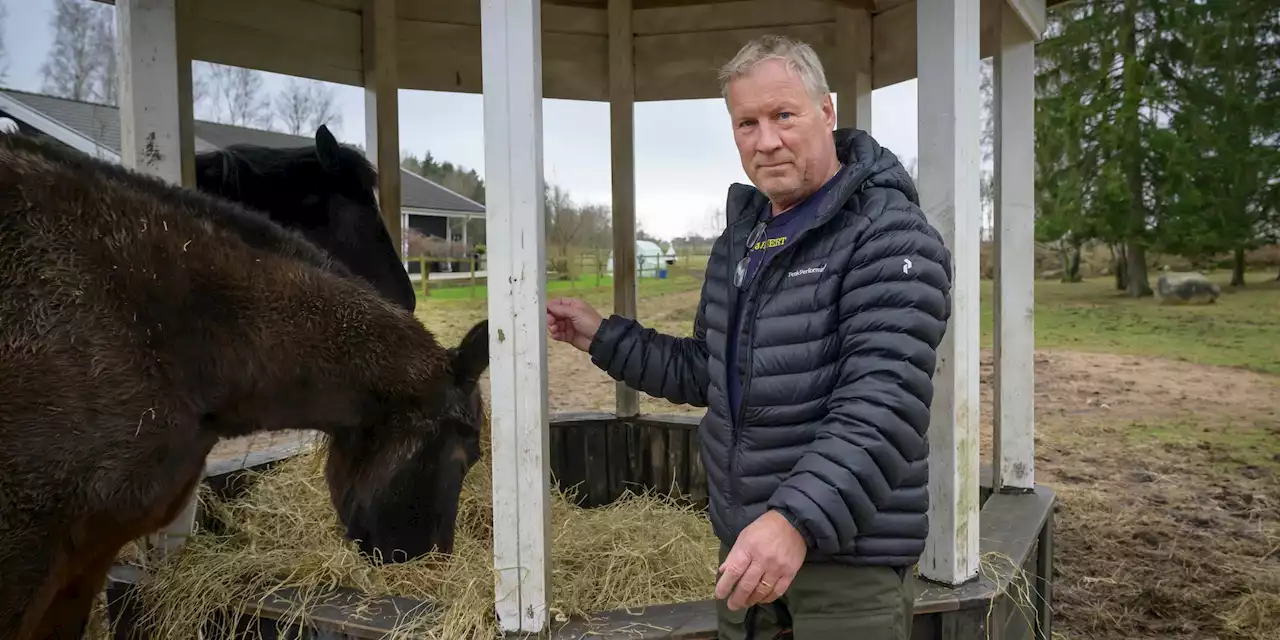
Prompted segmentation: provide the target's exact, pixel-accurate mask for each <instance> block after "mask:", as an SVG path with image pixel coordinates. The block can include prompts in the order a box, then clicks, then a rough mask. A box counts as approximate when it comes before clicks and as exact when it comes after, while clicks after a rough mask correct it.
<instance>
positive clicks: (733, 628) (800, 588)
mask: <svg viewBox="0 0 1280 640" xmlns="http://www.w3.org/2000/svg"><path fill="white" fill-rule="evenodd" d="M728 553H729V548H728V547H725V546H723V545H722V546H721V547H720V561H721V562H724V558H725V556H726V555H728ZM914 573H915V571H914V568H913V567H905V568H893V567H856V566H849V565H842V564H834V563H826V562H820V563H805V564H804V565H803V566H801V567H800V571H798V572H797V573H796V577H795V579H794V580H793V581H792V582H791V586H790V587H789V588H787V592H786V593H785V594H783V596H782V597H781V598H778V599H777V600H774V601H773V602H771V603H769V604H757V605H755V606H754V607H749V608H747V609H739V610H738V611H730V610H729V607H728V606H727V604H726V602H727V601H726V600H717V601H716V609H717V613H718V614H719V615H718V618H719V620H718V622H719V625H718V626H719V634H720V640H843V639H844V638H850V639H851V640H910V638H911V621H912V616H913V615H914V612H915V595H916V589H915V576H914Z"/></svg>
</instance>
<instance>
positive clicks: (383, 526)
mask: <svg viewBox="0 0 1280 640" xmlns="http://www.w3.org/2000/svg"><path fill="white" fill-rule="evenodd" d="M196 186H197V188H198V189H199V190H200V191H203V192H205V193H209V194H212V195H216V196H220V197H223V198H226V199H228V200H233V201H235V202H238V203H240V204H241V205H244V206H245V207H246V208H248V209H249V210H251V211H254V212H259V213H261V214H262V215H265V216H267V217H269V218H270V219H271V220H272V221H274V222H275V223H277V224H279V225H281V226H283V227H285V228H287V229H293V230H296V231H298V232H300V233H302V234H303V235H304V236H306V237H307V239H308V240H310V241H311V242H313V243H314V244H316V245H318V246H319V247H320V248H321V249H324V250H325V251H326V252H328V253H329V254H330V255H331V256H333V258H334V259H336V260H337V261H338V262H340V263H342V264H343V265H344V266H345V267H346V268H347V269H349V270H350V271H351V272H353V273H354V274H355V275H357V276H359V277H360V278H362V279H363V280H364V281H366V282H368V283H369V284H370V285H372V286H373V287H374V289H376V290H377V291H378V292H380V293H381V294H382V296H383V297H384V298H386V299H387V300H390V301H391V302H394V303H396V304H398V305H400V306H401V307H403V308H404V309H406V310H408V311H410V312H412V311H413V310H414V306H415V302H416V295H415V294H414V290H413V285H412V284H411V283H410V281H409V274H408V272H406V271H405V269H404V265H403V264H402V263H401V262H400V258H399V255H400V252H399V250H398V248H397V247H396V246H395V245H394V243H392V241H391V236H390V234H388V233H387V229H386V226H385V225H384V223H383V221H382V216H381V215H380V213H379V210H378V209H379V208H378V204H377V201H376V200H375V198H374V195H373V194H374V191H375V189H376V188H377V173H376V172H375V171H374V169H373V167H372V166H370V164H369V162H368V161H367V160H366V159H365V157H364V155H363V154H362V153H361V152H360V151H358V150H356V149H354V148H351V147H347V146H343V145H340V144H338V141H337V140H336V139H335V138H334V137H333V134H332V133H330V132H329V129H328V128H327V127H325V126H323V125H321V126H320V128H319V129H318V130H317V131H316V137H315V146H314V147H299V148H294V149H278V148H271V147H261V146H254V145H233V146H229V147H227V148H225V149H220V150H218V151H211V152H207V153H203V154H200V155H198V156H196ZM460 403H479V396H475V397H474V398H457V399H456V402H454V403H452V404H451V406H460ZM470 411H471V415H480V411H481V409H480V408H479V407H478V406H477V407H472V408H471V409H470ZM479 448H480V443H479V438H478V436H477V438H476V439H475V440H474V441H470V442H468V443H467V451H469V452H473V453H469V454H468V457H467V460H468V461H469V462H468V464H467V466H468V468H470V466H471V465H473V464H475V462H476V460H477V459H478V457H479V455H480V454H479ZM420 473H422V470H415V469H413V468H411V467H406V468H405V469H403V470H401V471H400V475H399V476H397V477H396V478H395V479H393V480H392V481H391V483H390V484H389V486H388V487H387V491H386V492H384V494H383V495H382V496H380V497H379V498H378V500H377V501H376V502H374V503H371V504H368V505H359V504H345V503H342V504H339V505H338V517H339V519H340V520H341V521H342V523H343V524H344V525H345V527H346V537H347V539H349V540H353V541H356V542H357V543H358V544H359V546H360V549H361V550H362V551H364V552H365V553H366V554H367V555H368V556H370V557H371V558H373V559H375V560H379V561H383V562H400V561H405V560H411V559H414V558H417V557H419V556H421V555H423V554H425V553H428V552H429V551H430V550H431V548H432V545H433V544H437V543H438V542H441V541H446V540H447V541H450V542H451V540H452V531H453V526H454V522H455V520H456V519H457V514H456V511H448V512H441V513H436V512H433V511H430V510H427V511H423V510H422V505H421V504H420V498H419V497H418V496H417V495H415V493H414V492H415V490H416V487H417V486H418V481H417V480H416V479H415V477H416V475H418V474H420ZM448 506H450V505H449V503H447V502H446V503H441V504H440V507H441V508H446V507H448ZM453 506H455V507H456V502H455V503H453ZM450 546H451V544H450Z"/></svg>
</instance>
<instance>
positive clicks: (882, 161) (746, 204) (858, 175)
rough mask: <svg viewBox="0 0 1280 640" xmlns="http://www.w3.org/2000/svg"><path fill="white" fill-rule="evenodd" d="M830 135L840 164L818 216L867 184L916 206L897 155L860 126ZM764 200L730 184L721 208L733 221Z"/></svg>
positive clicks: (831, 210)
mask: <svg viewBox="0 0 1280 640" xmlns="http://www.w3.org/2000/svg"><path fill="white" fill-rule="evenodd" d="M832 137H833V138H834V139H835V145H836V157H837V158H839V160H840V162H842V163H844V168H843V169H841V170H840V172H839V173H837V174H836V175H835V177H834V178H833V180H835V181H836V184H835V185H834V188H832V189H831V191H830V192H829V193H828V194H827V197H826V200H827V201H826V202H823V203H822V204H821V205H820V207H819V208H820V210H821V213H819V214H818V215H819V217H820V218H826V217H827V216H829V215H830V214H832V213H834V211H836V210H839V208H840V207H842V206H843V205H844V203H845V202H846V201H848V199H849V197H850V196H852V195H853V194H854V193H856V192H858V191H860V190H862V189H868V188H871V187H881V188H887V189H895V190H897V191H901V192H902V193H903V195H905V196H906V197H907V199H908V200H910V201H911V203H912V204H914V205H916V206H920V194H919V192H918V191H916V186H915V183H913V182H912V180H911V175H910V174H909V173H907V169H906V167H904V166H902V163H901V162H900V161H899V160H898V156H897V155H895V154H894V153H893V152H892V151H890V150H888V149H886V148H884V147H882V146H880V143H879V142H876V140H875V138H872V137H871V134H869V133H867V132H866V131H863V130H861V129H836V130H835V131H833V132H832ZM766 200H767V198H766V196H765V195H764V194H763V193H761V192H760V190H759V189H757V188H756V187H754V186H753V185H749V184H742V183H734V184H732V185H730V186H729V196H728V199H727V202H726V203H725V211H726V213H727V214H728V217H729V219H730V220H732V221H733V222H730V226H732V225H734V224H736V223H737V222H739V221H741V220H742V217H743V216H742V214H743V212H746V211H756V210H758V209H759V208H760V207H763V206H764V203H765V201H766Z"/></svg>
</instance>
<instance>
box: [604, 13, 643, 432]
mask: <svg viewBox="0 0 1280 640" xmlns="http://www.w3.org/2000/svg"><path fill="white" fill-rule="evenodd" d="M632 16H633V14H632V3H631V0H609V156H610V162H611V170H612V172H613V312H614V313H616V314H618V315H620V316H625V317H628V318H634V317H636V313H637V311H638V309H639V304H638V299H639V278H637V276H636V158H635V64H634V55H635V50H634V44H633V41H634V39H635V32H634V30H633V29H632V27H631V20H632ZM616 410H617V415H618V416H619V417H624V418H629V417H631V416H634V415H636V414H638V413H640V394H639V393H638V392H637V391H636V390H635V389H632V388H630V387H628V386H627V385H625V384H623V383H621V382H619V383H617V406H616Z"/></svg>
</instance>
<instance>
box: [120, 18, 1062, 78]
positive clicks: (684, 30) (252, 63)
mask: <svg viewBox="0 0 1280 640" xmlns="http://www.w3.org/2000/svg"><path fill="white" fill-rule="evenodd" d="M99 1H108V2H109V1H110V0H99ZM1009 1H1012V2H1015V3H1023V4H1025V3H1026V2H1027V0H981V6H982V19H981V31H982V36H981V47H980V49H981V51H982V55H983V56H984V57H987V56H991V55H993V54H994V53H995V50H996V47H997V46H998V44H999V38H998V16H999V15H1000V11H1001V6H1002V5H1003V3H1005V2H1009ZM1064 1H1071V0H1047V4H1050V5H1053V4H1061V3H1062V2H1064ZM183 2H184V3H185V5H184V6H185V7H186V8H185V9H184V11H185V13H186V14H187V15H188V16H190V20H191V25H190V26H189V29H188V30H187V31H186V32H187V33H189V34H190V38H191V43H190V45H191V49H190V50H191V52H192V55H193V57H194V58H195V59H198V60H206V61H209V62H216V63H221V64H229V65H234V66H240V67H248V68H253V69H261V70H265V71H272V72H276V73H282V74H286V75H293V76H299V77H306V78H315V79H318V80H325V81H329V82H336V83H340V84H348V85H356V86H360V85H362V84H363V77H364V71H363V57H362V47H363V28H362V17H361V8H362V7H363V5H364V0H183ZM632 2H633V9H634V12H633V14H632V31H633V52H634V54H633V55H634V65H635V73H634V82H635V98H636V100H638V101H649V100H680V99H695V98H716V97H719V86H718V84H717V82H716V80H715V76H716V69H717V68H718V67H719V66H720V65H721V64H723V63H724V61H725V60H728V59H729V58H731V57H732V56H733V54H734V53H735V52H736V51H737V49H738V48H739V47H740V46H742V44H743V43H744V42H746V41H747V40H749V39H750V38H753V37H756V36H758V35H762V34H765V33H781V34H785V35H790V36H792V37H796V38H799V39H802V40H804V41H806V42H808V43H810V44H811V45H813V47H814V49H815V50H817V52H818V55H819V56H820V57H821V58H822V60H823V62H824V64H825V65H826V66H827V67H828V70H827V73H828V77H829V79H831V78H832V77H833V76H836V75H837V74H838V73H839V72H838V71H836V68H837V66H838V65H844V64H852V63H850V62H849V61H844V60H838V59H837V58H836V51H837V47H836V43H837V40H838V39H839V38H840V37H841V36H840V35H839V33H838V32H837V18H836V16H837V13H838V12H839V11H840V10H841V9H842V7H847V6H856V7H866V6H867V5H871V4H874V6H873V8H871V11H872V12H873V18H872V27H871V31H872V41H873V60H872V69H871V75H872V85H873V87H875V88H879V87H884V86H887V85H891V84H896V83H899V82H903V81H905V80H910V79H912V78H914V77H916V29H915V2H914V1H913V0H695V1H690V0H632ZM607 6H608V1H607V0H543V6H542V16H541V21H542V31H543V38H542V54H543V95H544V96H545V97H548V98H564V99H578V100H607V98H608V75H609V73H608V51H609V47H608V11H607ZM396 14H397V18H398V20H397V27H396V29H397V34H396V40H397V47H396V48H397V66H398V73H399V78H400V81H399V85H400V86H401V87H402V88H405V89H418V90H432V91H450V92H463V93H478V92H480V90H481V86H482V83H481V72H482V60H481V55H480V2H479V0H397V3H396Z"/></svg>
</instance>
